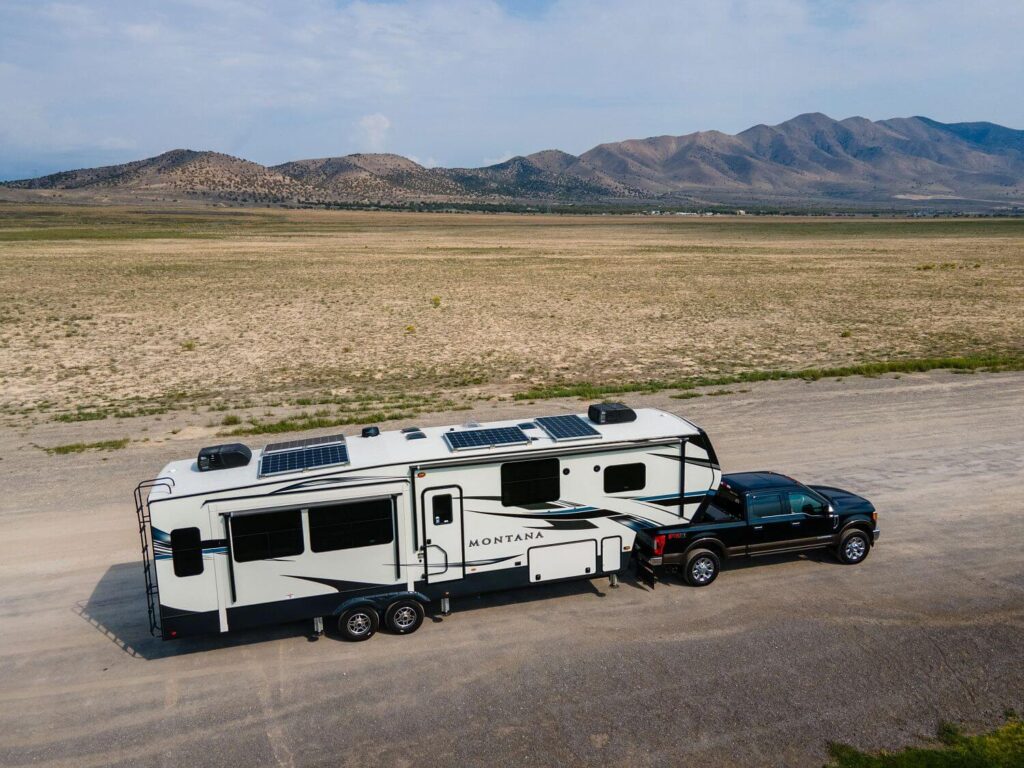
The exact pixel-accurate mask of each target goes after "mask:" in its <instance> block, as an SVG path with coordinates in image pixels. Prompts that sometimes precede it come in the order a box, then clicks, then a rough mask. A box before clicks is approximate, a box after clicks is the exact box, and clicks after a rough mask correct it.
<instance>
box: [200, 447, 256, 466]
mask: <svg viewBox="0 0 1024 768" xmlns="http://www.w3.org/2000/svg"><path fill="white" fill-rule="evenodd" d="M251 458H252V451H250V450H249V448H248V446H245V445H242V443H227V444H225V445H211V446H208V447H206V448H202V449H200V451H199V458H198V459H197V460H196V463H197V464H198V465H199V471H200V472H209V471H211V470H214V469H231V468H232V467H244V466H245V465H246V464H248V463H249V460H250V459H251Z"/></svg>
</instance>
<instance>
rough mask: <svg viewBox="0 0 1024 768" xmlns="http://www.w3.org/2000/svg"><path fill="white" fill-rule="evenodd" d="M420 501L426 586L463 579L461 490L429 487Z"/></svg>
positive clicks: (449, 486)
mask: <svg viewBox="0 0 1024 768" xmlns="http://www.w3.org/2000/svg"><path fill="white" fill-rule="evenodd" d="M420 500H421V504H420V515H421V522H422V525H421V527H420V530H421V531H423V542H422V544H421V546H422V547H423V549H422V552H423V567H424V573H425V574H426V579H427V583H428V584H437V583H439V582H442V581H455V580H457V579H461V578H462V577H463V576H465V575H466V563H465V560H466V558H465V554H464V551H463V526H462V489H461V488H459V487H458V486H457V485H447V486H443V487H439V488H429V489H427V490H425V491H423V495H422V496H421V497H420Z"/></svg>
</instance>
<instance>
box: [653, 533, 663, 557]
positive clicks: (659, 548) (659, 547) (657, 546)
mask: <svg viewBox="0 0 1024 768" xmlns="http://www.w3.org/2000/svg"><path fill="white" fill-rule="evenodd" d="M654 554H656V555H663V554H665V534H664V533H659V534H656V535H655V537H654Z"/></svg>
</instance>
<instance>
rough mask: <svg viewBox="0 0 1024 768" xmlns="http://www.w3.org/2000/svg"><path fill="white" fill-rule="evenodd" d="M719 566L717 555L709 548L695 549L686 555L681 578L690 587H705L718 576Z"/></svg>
mask: <svg viewBox="0 0 1024 768" xmlns="http://www.w3.org/2000/svg"><path fill="white" fill-rule="evenodd" d="M720 567H721V562H720V561H719V559H718V555H716V554H715V553H714V552H712V551H711V550H710V549H695V550H693V551H692V552H690V553H689V554H688V555H687V556H686V569H685V570H684V571H683V578H684V579H686V583H687V584H689V585H690V586H691V587H706V586H707V585H708V584H710V583H711V582H712V581H714V580H715V579H716V578H718V571H719V568H720Z"/></svg>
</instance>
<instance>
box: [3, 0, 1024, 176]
mask: <svg viewBox="0 0 1024 768" xmlns="http://www.w3.org/2000/svg"><path fill="white" fill-rule="evenodd" d="M0 29H3V30H4V34H3V40H2V42H0V114H2V115H4V119H3V120H0V176H2V175H3V173H4V164H5V162H8V161H10V160H11V159H12V158H13V159H15V160H19V161H21V160H23V159H24V158H25V157H27V156H29V155H31V156H33V157H44V156H46V155H47V153H48V152H50V153H51V154H53V153H56V152H57V151H58V150H60V151H62V152H63V151H66V150H68V149H69V148H72V147H77V148H80V150H81V153H80V158H81V164H88V162H89V157H90V155H89V152H90V151H92V150H93V149H94V150H96V152H99V151H100V150H101V149H102V147H103V146H104V144H105V143H109V141H110V139H111V138H112V137H116V138H117V142H118V143H120V144H124V145H126V146H133V147H135V149H133V150H131V152H132V154H131V155H127V154H126V156H125V158H124V159H131V157H132V156H134V155H136V154H156V153H158V152H160V151H163V150H165V149H168V148H170V147H176V146H189V147H194V148H199V149H205V148H209V149H216V150H220V151H225V152H229V153H231V154H236V155H242V156H245V157H249V158H251V159H253V160H257V161H260V162H270V163H274V162H282V161H284V160H289V159H294V158H299V157H318V156H325V155H336V154H343V153H345V152H352V151H357V150H369V151H380V150H382V149H384V148H385V147H386V148H387V149H388V150H390V151H394V152H400V153H403V154H415V155H418V156H420V157H433V158H436V159H438V160H440V161H441V163H443V164H445V165H475V164H477V163H479V162H480V158H486V162H499V161H500V160H498V159H497V158H501V159H505V158H507V157H508V156H511V155H514V154H527V153H530V152H535V151H537V150H541V149H546V148H555V147H557V148H559V149H564V150H566V151H568V152H573V153H579V152H582V151H585V150H586V149H589V148H590V147H591V146H593V145H594V144H597V143H599V142H602V141H615V140H619V139H625V138H633V137H642V136H649V135H656V134H662V133H672V134H679V133H686V132H689V131H693V130H700V129H707V128H718V129H721V130H725V131H729V132H734V131H737V130H742V129H743V128H746V127H747V126H749V125H751V124H754V123H758V122H768V123H772V122H778V121H781V120H784V119H786V118H788V117H792V116H793V115H795V114H797V113H799V112H806V111H822V112H826V113H829V114H831V115H832V116H834V117H846V116H849V115H853V114H862V115H864V116H866V117H870V118H873V119H877V118H884V117H892V116H898V115H912V114H925V115H928V116H931V117H934V118H936V119H939V120H950V121H952V120H986V119H987V120H993V121H996V122H1002V123H1004V124H1008V125H1011V126H1015V127H1024V100H1022V99H1021V98H1020V94H1019V91H1020V84H1021V83H1022V82H1024V57H1022V56H1020V54H1019V45H1020V42H1019V41H1020V40H1021V39H1022V38H1024V3H1020V2H1019V0H975V1H974V2H972V3H971V4H970V8H969V10H965V6H964V5H963V3H962V2H960V1H959V0H957V1H956V2H954V0H931V2H929V3H928V5H927V8H926V9H923V8H922V6H921V5H920V3H918V2H915V1H914V0H859V1H858V2H856V3H848V4H835V3H832V2H824V3H823V2H821V0H759V1H758V2H752V0H719V1H718V2H713V3H709V2H704V1H702V0H631V1H627V0H552V3H551V5H550V7H548V8H547V9H546V10H544V12H542V13H536V14H529V13H526V14H524V13H509V12H507V11H506V10H504V9H503V7H502V5H500V4H499V3H498V2H496V1H495V0H417V1H416V2H413V0H394V1H393V2H369V1H368V0H353V1H352V2H346V3H335V2H327V1H326V0H295V2H291V3H272V2H268V1H266V0H259V1H257V0H165V2H162V3H160V4H151V3H138V2H135V0H91V1H90V2H88V3H85V2H79V3H74V2H64V3H62V4H57V3H54V4H49V5H47V4H43V3H39V2H36V0H5V1H4V2H0ZM39 51H46V53H47V55H46V56H40V55H39ZM15 72H16V73H18V74H17V78H16V79H15V78H13V77H9V75H10V74H11V73H15ZM5 73H6V74H5ZM58 145H59V146H58ZM76 151H77V150H76ZM127 152H128V150H126V153H127Z"/></svg>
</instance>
